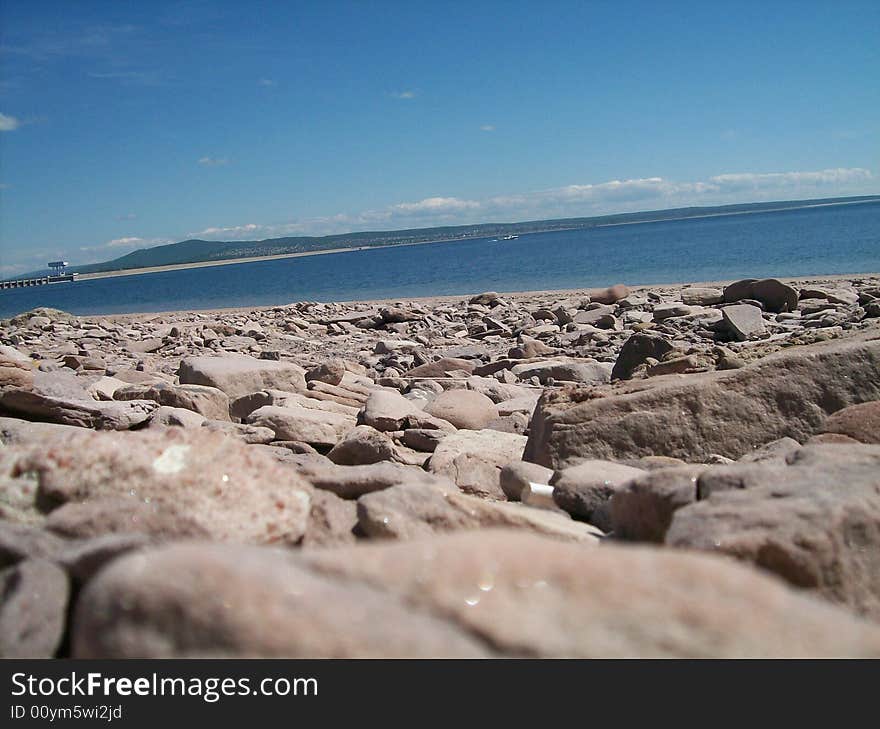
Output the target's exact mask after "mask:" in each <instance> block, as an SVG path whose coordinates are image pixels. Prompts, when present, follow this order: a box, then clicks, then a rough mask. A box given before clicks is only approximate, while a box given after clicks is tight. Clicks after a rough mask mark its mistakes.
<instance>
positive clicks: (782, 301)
mask: <svg viewBox="0 0 880 729" xmlns="http://www.w3.org/2000/svg"><path fill="white" fill-rule="evenodd" d="M749 298H752V299H757V300H758V301H760V302H761V303H762V304H764V308H765V309H766V310H767V311H772V312H775V313H777V314H778V313H779V312H783V311H795V310H796V309H797V307H798V292H797V291H796V290H795V289H793V288H792V287H791V286H788V285H786V284H784V283H782V282H781V281H779V280H777V279H775V278H765V279H762V280H761V281H755V282H754V283H753V284H752V291H751V296H750V297H749Z"/></svg>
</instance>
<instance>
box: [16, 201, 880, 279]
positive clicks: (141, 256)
mask: <svg viewBox="0 0 880 729" xmlns="http://www.w3.org/2000/svg"><path fill="white" fill-rule="evenodd" d="M874 200H876V201H880V195H865V196H861V197H841V198H823V199H813V200H784V201H777V202H764V203H742V204H738V205H721V206H714V207H690V208H675V209H672V210H651V211H646V212H639V213H619V214H614V215H600V216H596V217H590V218H559V219H554V220H532V221H527V222H521V223H480V224H477V225H457V226H447V227H441V228H413V229H409V230H384V231H364V232H358V233H342V234H338V235H326V236H299V237H288V238H270V239H267V240H260V241H226V242H217V241H206V240H185V241H181V242H180V243H169V244H167V245H162V246H156V247H154V248H142V249H140V250H137V251H133V252H132V253H128V254H126V255H124V256H120V257H119V258H114V259H113V260H111V261H104V262H103V263H92V264H88V265H82V266H71V267H70V269H69V270H70V271H76V272H78V273H101V272H106V271H124V270H126V269H132V268H147V267H150V266H172V265H179V264H183V263H202V262H208V261H223V260H230V259H235V258H250V257H255V256H272V255H280V254H286V253H305V252H311V251H322V250H330V249H337V248H359V247H370V246H388V245H404V244H413V243H426V242H430V241H437V242H442V241H453V240H464V239H467V238H486V237H492V236H501V235H511V234H513V235H521V234H524V233H534V232H539V231H550V230H573V229H574V230H577V229H583V228H595V227H598V226H602V225H615V224H621V223H638V222H645V221H653V220H679V219H683V218H692V217H699V216H705V215H724V214H731V213H745V212H761V211H769V210H786V209H790V208H800V207H805V206H808V205H815V204H829V203H847V202H867V201H874ZM38 275H44V274H43V272H42V271H39V272H33V273H29V274H22V275H21V276H18V277H17V278H29V277H34V276H38Z"/></svg>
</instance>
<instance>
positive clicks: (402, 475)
mask: <svg viewBox="0 0 880 729" xmlns="http://www.w3.org/2000/svg"><path fill="white" fill-rule="evenodd" d="M296 470H297V473H298V474H299V475H300V476H301V477H302V478H304V479H306V480H307V481H308V482H309V483H311V484H312V486H314V487H315V488H317V489H322V490H324V491H330V492H331V493H333V494H335V495H336V496H338V497H340V498H342V499H357V498H360V497H361V496H363V495H364V494H369V493H373V492H374V491H382V490H383V489H387V488H391V487H392V486H396V485H398V484H401V483H407V484H409V483H436V482H437V480H438V479H437V478H436V477H434V476H431V475H430V474H427V473H425V472H424V471H423V470H422V469H421V468H415V467H413V466H405V465H402V464H400V463H390V462H387V461H385V462H381V463H370V464H366V465H361V466H337V465H335V464H333V463H332V462H331V463H330V464H327V465H325V464H323V463H320V462H314V461H313V462H311V463H303V464H300V465H298V466H297V468H296Z"/></svg>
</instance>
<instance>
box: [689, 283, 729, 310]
mask: <svg viewBox="0 0 880 729" xmlns="http://www.w3.org/2000/svg"><path fill="white" fill-rule="evenodd" d="M681 300H682V301H683V302H684V303H685V304H687V305H688V306H712V305H713V304H720V303H721V302H722V301H724V292H723V291H722V290H721V289H714V288H701V287H698V286H689V287H687V288H684V289H682V290H681Z"/></svg>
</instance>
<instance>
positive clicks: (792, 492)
mask: <svg viewBox="0 0 880 729" xmlns="http://www.w3.org/2000/svg"><path fill="white" fill-rule="evenodd" d="M878 474H880V446H871V445H852V446H850V445H816V446H806V447H804V448H802V449H800V450H799V451H797V452H796V453H794V454H792V455H790V456H789V457H788V459H787V464H781V463H779V462H770V463H766V464H755V463H747V464H736V465H731V466H722V467H716V468H711V469H709V470H707V471H704V472H703V473H702V474H701V475H700V478H699V488H698V494H699V497H700V500H699V501H698V502H697V503H695V504H692V505H690V506H687V507H685V508H682V509H679V510H678V511H677V512H676V513H675V516H674V518H673V520H672V525H671V527H670V528H669V531H668V533H667V535H666V543H667V544H669V545H671V546H675V547H686V548H689V549H701V550H707V551H712V552H720V553H724V554H729V555H731V556H734V557H736V558H738V559H740V560H743V561H746V562H750V563H753V564H755V565H757V566H758V567H761V568H763V569H765V570H769V571H770V572H774V573H776V574H777V575H779V576H780V577H782V578H783V579H785V580H787V581H788V582H790V583H791V584H792V585H795V586H797V587H798V588H800V589H805V590H812V591H814V592H816V593H818V594H820V595H822V596H824V597H825V598H827V599H829V600H832V601H835V602H839V603H842V604H845V605H848V606H849V607H850V608H852V609H853V610H856V611H857V612H860V613H862V614H865V615H867V616H870V617H872V618H873V619H875V620H876V619H878V618H880V489H878Z"/></svg>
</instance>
